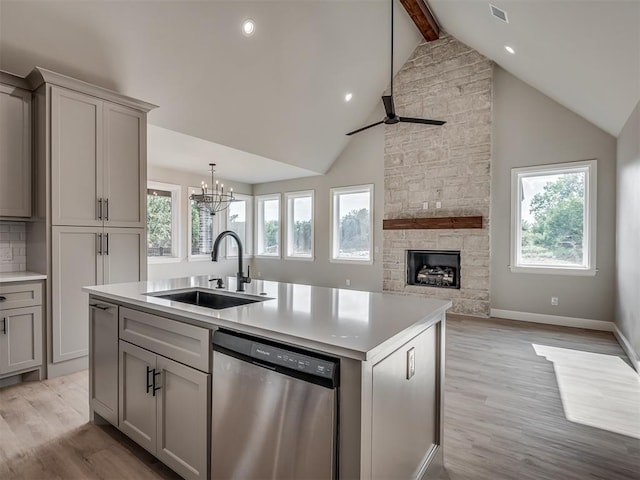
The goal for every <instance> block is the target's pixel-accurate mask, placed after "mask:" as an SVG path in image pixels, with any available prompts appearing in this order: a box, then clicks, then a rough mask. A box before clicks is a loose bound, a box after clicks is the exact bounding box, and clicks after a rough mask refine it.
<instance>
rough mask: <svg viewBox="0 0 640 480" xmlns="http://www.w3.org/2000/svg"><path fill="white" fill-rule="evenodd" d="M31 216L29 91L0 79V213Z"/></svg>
mask: <svg viewBox="0 0 640 480" xmlns="http://www.w3.org/2000/svg"><path fill="white" fill-rule="evenodd" d="M29 216H31V92H29V91H28V90H24V89H22V88H18V87H15V86H11V85H5V84H2V83H0V217H29Z"/></svg>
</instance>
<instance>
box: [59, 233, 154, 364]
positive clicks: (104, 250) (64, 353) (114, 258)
mask: <svg viewBox="0 0 640 480" xmlns="http://www.w3.org/2000/svg"><path fill="white" fill-rule="evenodd" d="M144 245H145V231H144V229H141V228H100V227H53V228H52V236H51V248H52V259H51V260H52V262H51V263H52V265H51V284H52V296H51V309H52V322H51V325H52V328H51V339H52V343H53V345H52V347H53V348H52V350H53V351H52V358H53V362H54V363H58V362H62V361H65V360H71V359H74V358H79V357H84V356H86V355H87V353H88V340H89V331H88V330H89V325H88V323H87V318H89V311H88V302H87V294H86V293H84V292H82V287H84V286H86V285H102V284H107V283H116V282H137V281H140V280H143V279H144V278H146V257H145V247H144Z"/></svg>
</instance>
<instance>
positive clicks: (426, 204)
mask: <svg viewBox="0 0 640 480" xmlns="http://www.w3.org/2000/svg"><path fill="white" fill-rule="evenodd" d="M428 208H429V202H422V209H423V210H427V209H428Z"/></svg>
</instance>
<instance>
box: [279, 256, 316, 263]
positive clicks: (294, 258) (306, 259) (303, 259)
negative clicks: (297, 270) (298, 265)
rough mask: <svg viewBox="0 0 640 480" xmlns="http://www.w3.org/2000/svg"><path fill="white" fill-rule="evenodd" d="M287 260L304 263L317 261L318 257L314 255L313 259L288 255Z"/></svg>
mask: <svg viewBox="0 0 640 480" xmlns="http://www.w3.org/2000/svg"><path fill="white" fill-rule="evenodd" d="M284 259H285V260H301V261H303V262H313V261H315V259H316V257H315V256H314V255H312V256H311V257H296V256H290V255H287V256H285V257H284Z"/></svg>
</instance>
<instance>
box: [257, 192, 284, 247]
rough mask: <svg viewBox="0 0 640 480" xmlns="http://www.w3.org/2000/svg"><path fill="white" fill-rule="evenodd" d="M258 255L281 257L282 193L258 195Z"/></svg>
mask: <svg viewBox="0 0 640 480" xmlns="http://www.w3.org/2000/svg"><path fill="white" fill-rule="evenodd" d="M256 226H257V228H256V250H255V251H256V255H259V256H264V257H280V194H279V193H276V194H274V195H259V196H257V197H256Z"/></svg>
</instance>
